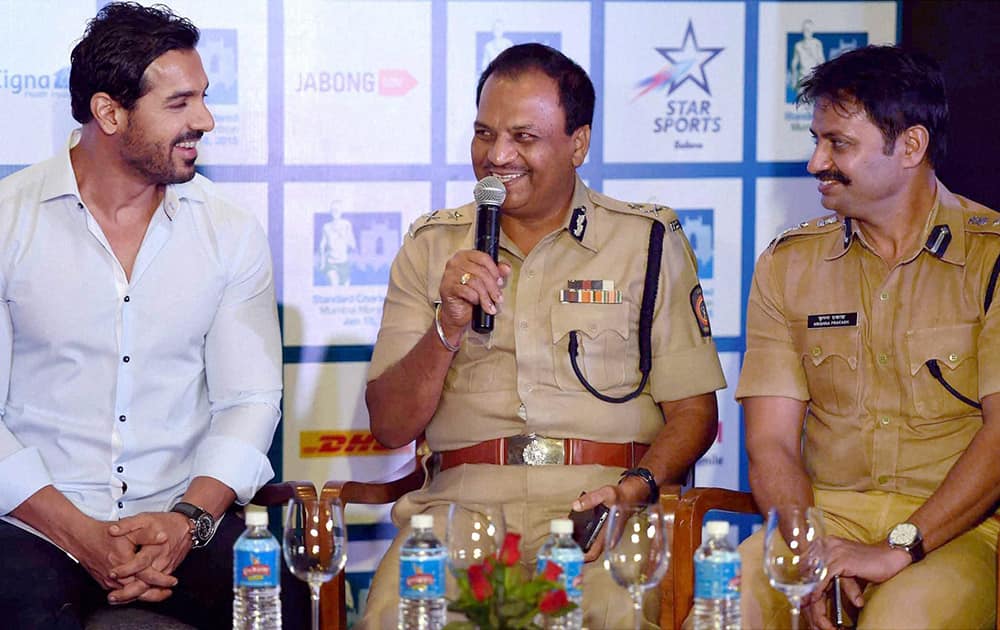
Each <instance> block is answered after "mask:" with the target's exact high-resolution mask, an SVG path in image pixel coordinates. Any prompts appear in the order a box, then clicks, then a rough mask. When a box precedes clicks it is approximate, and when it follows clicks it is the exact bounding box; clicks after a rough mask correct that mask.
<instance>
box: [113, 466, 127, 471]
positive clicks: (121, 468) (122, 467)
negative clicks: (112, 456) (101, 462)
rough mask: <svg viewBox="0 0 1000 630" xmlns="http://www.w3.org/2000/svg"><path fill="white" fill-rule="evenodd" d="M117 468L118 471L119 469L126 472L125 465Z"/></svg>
mask: <svg viewBox="0 0 1000 630" xmlns="http://www.w3.org/2000/svg"><path fill="white" fill-rule="evenodd" d="M115 470H117V471H118V472H120V473H123V472H125V467H124V466H119V467H118V468H116V469H115Z"/></svg>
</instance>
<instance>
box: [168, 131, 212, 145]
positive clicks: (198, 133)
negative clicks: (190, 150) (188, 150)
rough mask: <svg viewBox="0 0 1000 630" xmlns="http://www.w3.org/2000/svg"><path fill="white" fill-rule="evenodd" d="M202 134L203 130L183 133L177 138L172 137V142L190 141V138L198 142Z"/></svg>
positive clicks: (203, 133)
mask: <svg viewBox="0 0 1000 630" xmlns="http://www.w3.org/2000/svg"><path fill="white" fill-rule="evenodd" d="M204 135H205V132H203V131H192V132H190V133H186V134H184V135H181V136H177V138H175V139H174V144H179V143H181V142H191V141H192V140H194V141H195V142H198V141H199V140H201V137H202V136H204Z"/></svg>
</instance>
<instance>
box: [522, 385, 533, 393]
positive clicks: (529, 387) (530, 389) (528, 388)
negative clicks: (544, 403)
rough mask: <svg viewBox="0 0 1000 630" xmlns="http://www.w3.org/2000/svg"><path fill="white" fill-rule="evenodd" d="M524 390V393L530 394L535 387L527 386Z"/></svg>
mask: <svg viewBox="0 0 1000 630" xmlns="http://www.w3.org/2000/svg"><path fill="white" fill-rule="evenodd" d="M524 389H525V391H527V392H528V393H529V394H530V393H531V392H533V391H535V386H534V385H528V386H527V387H525V388H524Z"/></svg>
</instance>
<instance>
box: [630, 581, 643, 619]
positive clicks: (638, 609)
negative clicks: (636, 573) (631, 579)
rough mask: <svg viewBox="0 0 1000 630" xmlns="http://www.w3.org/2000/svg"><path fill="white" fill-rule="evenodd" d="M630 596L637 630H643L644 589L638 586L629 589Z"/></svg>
mask: <svg viewBox="0 0 1000 630" xmlns="http://www.w3.org/2000/svg"><path fill="white" fill-rule="evenodd" d="M628 592H629V595H631V596H632V608H633V609H634V611H635V615H634V617H635V630H642V622H643V615H642V589H641V588H640V587H638V586H636V585H632V586H630V587H629V588H628Z"/></svg>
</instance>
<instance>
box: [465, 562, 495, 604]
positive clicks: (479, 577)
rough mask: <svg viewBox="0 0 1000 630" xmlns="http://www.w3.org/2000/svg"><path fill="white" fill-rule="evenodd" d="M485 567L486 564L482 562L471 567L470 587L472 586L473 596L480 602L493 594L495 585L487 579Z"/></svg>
mask: <svg viewBox="0 0 1000 630" xmlns="http://www.w3.org/2000/svg"><path fill="white" fill-rule="evenodd" d="M485 569H486V567H485V565H482V564H473V565H472V566H470V567H469V587H471V588H472V596H473V597H475V598H476V601H480V602H481V601H483V600H485V599H486V598H487V597H489V596H490V595H492V594H493V585H492V584H490V581H489V580H487V579H486V570H485Z"/></svg>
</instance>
